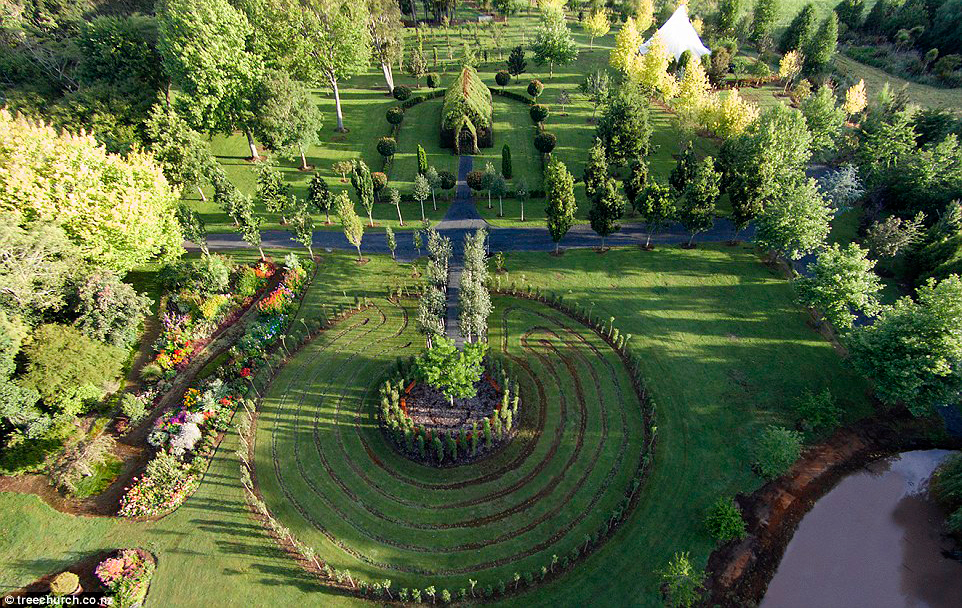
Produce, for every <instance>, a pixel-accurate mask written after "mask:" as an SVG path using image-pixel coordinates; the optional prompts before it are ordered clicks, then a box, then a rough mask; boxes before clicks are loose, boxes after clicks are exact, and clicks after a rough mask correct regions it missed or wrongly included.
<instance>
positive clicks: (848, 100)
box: [842, 80, 868, 116]
mask: <svg viewBox="0 0 962 608" xmlns="http://www.w3.org/2000/svg"><path fill="white" fill-rule="evenodd" d="M867 105H868V94H867V93H866V92H865V81H864V80H859V81H858V82H856V83H855V84H853V85H852V86H850V87H849V88H848V90H847V91H845V103H843V104H842V109H844V110H845V114H846V115H847V116H854V115H856V114H858V113H859V112H861V111H862V110H864V109H865V107H866V106H867Z"/></svg>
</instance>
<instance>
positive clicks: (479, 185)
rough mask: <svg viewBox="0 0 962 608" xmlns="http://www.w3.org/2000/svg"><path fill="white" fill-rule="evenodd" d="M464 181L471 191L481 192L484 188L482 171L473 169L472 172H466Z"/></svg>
mask: <svg viewBox="0 0 962 608" xmlns="http://www.w3.org/2000/svg"><path fill="white" fill-rule="evenodd" d="M465 181H466V182H467V183H468V187H469V188H471V189H472V190H482V189H483V188H484V171H478V170H477V169H475V170H474V171H470V172H468V175H467V176H466V177H465Z"/></svg>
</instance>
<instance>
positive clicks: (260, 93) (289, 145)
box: [253, 70, 322, 171]
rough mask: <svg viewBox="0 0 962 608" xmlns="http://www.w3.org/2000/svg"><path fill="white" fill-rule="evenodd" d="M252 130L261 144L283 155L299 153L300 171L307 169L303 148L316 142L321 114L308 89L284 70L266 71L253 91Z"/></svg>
mask: <svg viewBox="0 0 962 608" xmlns="http://www.w3.org/2000/svg"><path fill="white" fill-rule="evenodd" d="M255 99H256V105H257V115H256V117H255V119H254V126H253V128H254V133H255V134H256V135H257V138H258V139H260V140H261V141H262V142H263V143H264V146H265V147H266V148H267V149H268V150H271V151H272V152H278V153H280V154H282V155H284V156H298V155H299V156H300V159H301V171H307V170H308V169H309V167H308V165H307V158H306V157H305V155H304V150H305V148H306V147H307V146H313V145H317V144H318V143H320V134H319V132H320V130H321V126H322V117H321V112H320V110H318V109H317V104H315V103H314V100H313V99H312V98H311V92H310V91H309V90H308V88H307V87H306V86H304V84H302V83H300V82H297V81H296V80H292V79H291V77H290V76H288V75H287V74H286V73H285V72H278V71H273V70H271V71H268V72H267V73H266V74H265V77H264V79H263V80H262V81H261V83H260V85H259V86H258V89H257V93H256V95H255Z"/></svg>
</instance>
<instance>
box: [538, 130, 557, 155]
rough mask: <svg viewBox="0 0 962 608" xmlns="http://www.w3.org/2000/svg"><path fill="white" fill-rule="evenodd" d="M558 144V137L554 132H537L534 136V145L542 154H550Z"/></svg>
mask: <svg viewBox="0 0 962 608" xmlns="http://www.w3.org/2000/svg"><path fill="white" fill-rule="evenodd" d="M557 144H558V138H557V137H555V135H554V133H538V135H537V136H536V137H535V138H534V147H535V148H537V149H538V152H541V153H542V154H550V153H551V151H552V150H554V147H555V146H556V145H557Z"/></svg>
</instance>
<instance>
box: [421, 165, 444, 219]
mask: <svg viewBox="0 0 962 608" xmlns="http://www.w3.org/2000/svg"><path fill="white" fill-rule="evenodd" d="M424 177H425V178H427V180H428V185H429V186H431V205H432V206H433V207H434V210H435V211H437V210H438V201H437V199H436V198H435V196H434V192H435V190H437V189H438V188H440V187H441V175H440V174H439V173H438V170H437V169H435V168H434V167H428V170H427V172H426V173H425V174H424ZM422 221H424V220H423V219H422Z"/></svg>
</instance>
